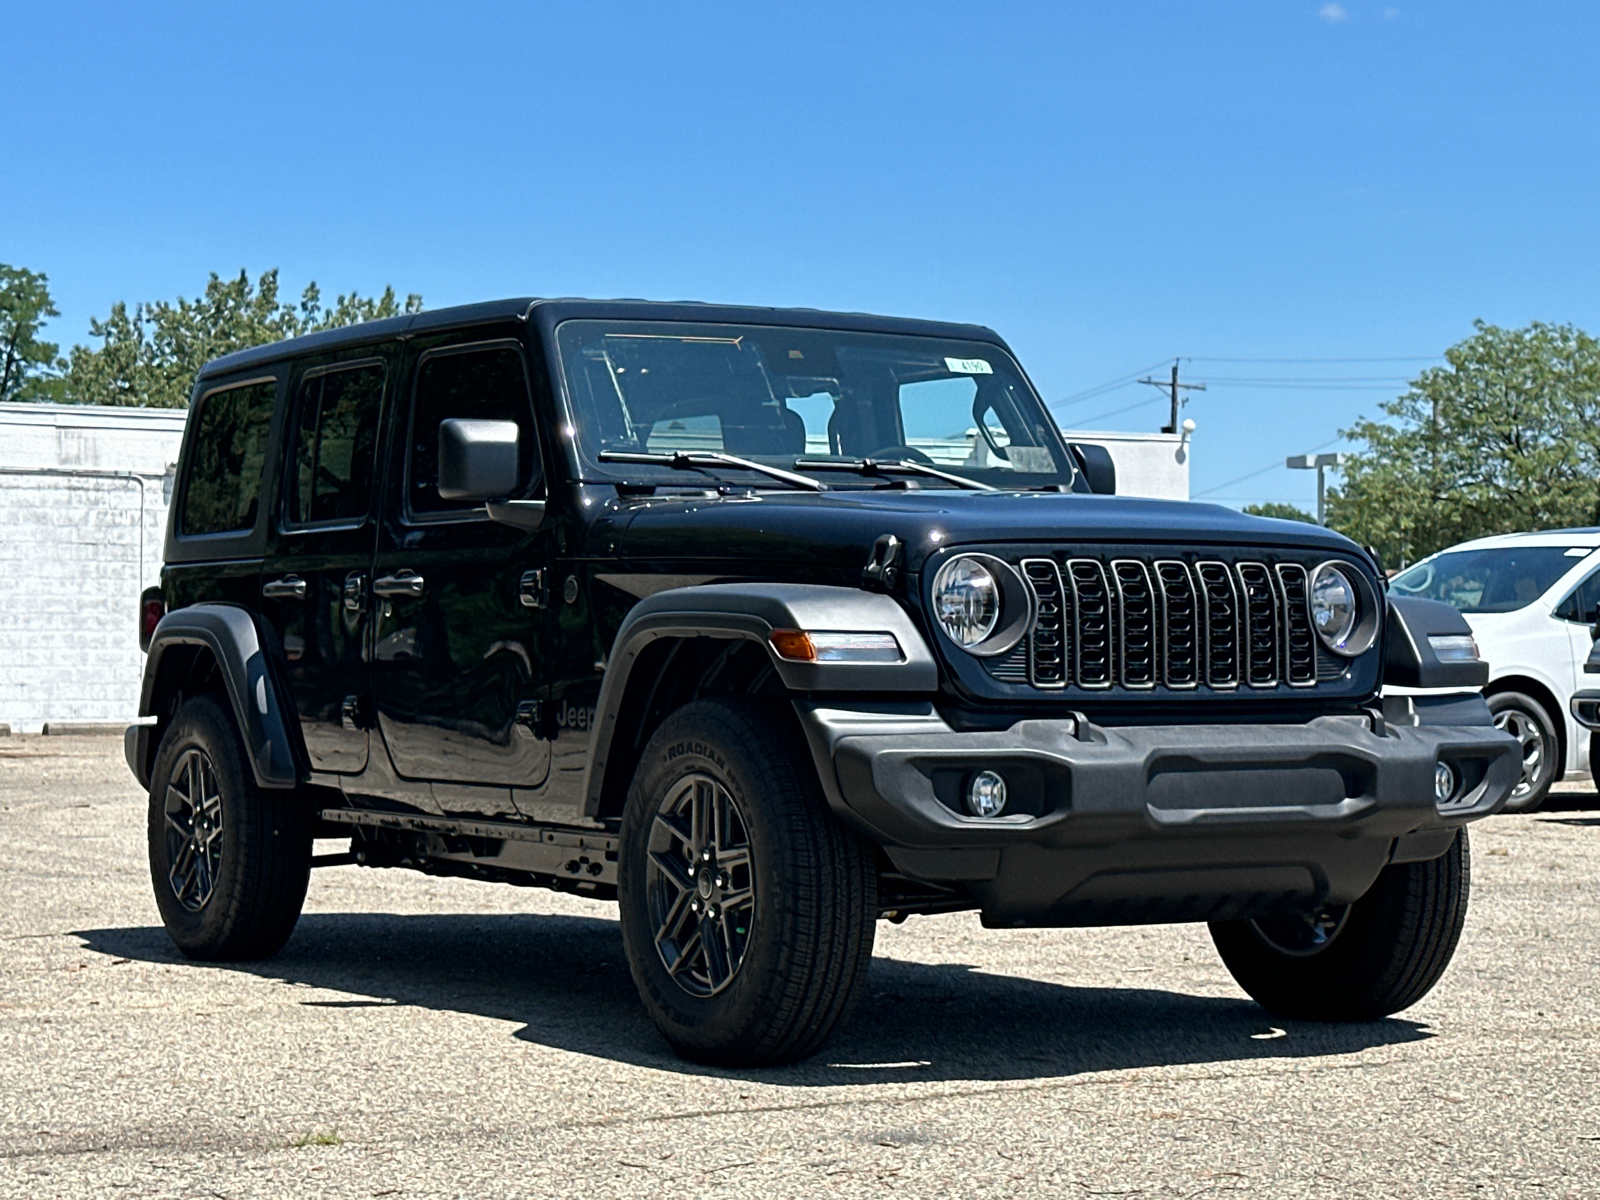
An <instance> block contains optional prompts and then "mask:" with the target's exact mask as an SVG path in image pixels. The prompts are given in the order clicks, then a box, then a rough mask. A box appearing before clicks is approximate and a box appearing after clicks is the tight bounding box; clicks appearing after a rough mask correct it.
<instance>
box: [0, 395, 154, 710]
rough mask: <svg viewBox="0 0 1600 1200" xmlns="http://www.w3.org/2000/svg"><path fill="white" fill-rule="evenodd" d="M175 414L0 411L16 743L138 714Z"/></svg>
mask: <svg viewBox="0 0 1600 1200" xmlns="http://www.w3.org/2000/svg"><path fill="white" fill-rule="evenodd" d="M183 416H184V414H182V413H171V412H164V413H151V412H147V411H144V410H128V409H122V410H118V409H94V408H70V407H68V406H55V405H19V404H6V405H0V723H4V724H8V725H10V726H11V728H12V730H13V731H15V732H18V733H31V732H37V731H38V730H39V729H40V727H41V726H43V725H44V724H45V723H46V722H48V721H107V722H120V721H128V720H131V719H132V718H133V717H134V715H135V714H136V713H137V711H138V707H139V685H140V682H141V680H142V677H143V672H144V655H142V654H141V653H140V652H139V635H138V609H139V592H140V591H141V590H142V589H143V588H146V587H150V586H152V585H154V584H156V583H157V582H159V581H160V578H161V545H162V539H163V537H164V536H165V532H166V523H167V493H168V492H169V491H170V477H164V475H163V468H164V467H165V466H166V464H168V463H171V462H173V461H175V460H176V459H177V456H178V446H179V442H180V440H181V438H182V431H183ZM119 472H126V473H119ZM132 472H138V473H137V474H133V473H132Z"/></svg>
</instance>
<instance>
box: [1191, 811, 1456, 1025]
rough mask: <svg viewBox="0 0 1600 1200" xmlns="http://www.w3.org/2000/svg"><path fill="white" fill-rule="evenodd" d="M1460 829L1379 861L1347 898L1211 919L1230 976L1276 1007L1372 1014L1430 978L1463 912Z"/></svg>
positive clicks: (1321, 1016)
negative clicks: (1421, 856) (1361, 889)
mask: <svg viewBox="0 0 1600 1200" xmlns="http://www.w3.org/2000/svg"><path fill="white" fill-rule="evenodd" d="M1471 876H1472V866H1471V858H1470V855H1469V850H1468V845H1467V831H1466V830H1465V829H1462V830H1461V831H1459V832H1458V833H1457V834H1456V838H1455V841H1453V842H1451V843H1450V849H1448V850H1446V851H1445V852H1444V854H1443V855H1441V856H1440V857H1438V858H1435V859H1432V860H1430V861H1428V862H1415V863H1398V864H1396V865H1394V866H1391V867H1385V868H1384V870H1383V872H1382V874H1380V875H1379V876H1378V880H1377V882H1376V883H1374V884H1373V885H1372V888H1371V890H1370V891H1368V892H1367V894H1366V895H1365V896H1362V897H1361V899H1359V900H1357V901H1356V902H1355V903H1354V904H1348V905H1342V906H1339V907H1334V908H1327V909H1323V910H1321V911H1319V912H1316V913H1312V914H1309V915H1305V916H1301V915H1284V916H1274V917H1266V918H1260V919H1257V920H1253V921H1216V922H1213V923H1212V925H1211V938H1212V940H1213V941H1214V942H1215V943H1216V946H1217V950H1218V951H1219V952H1220V953H1221V955H1222V961H1223V962H1224V963H1226V964H1227V967H1228V970H1229V971H1230V972H1232V974H1233V977H1234V979H1235V980H1237V981H1238V983H1239V986H1240V987H1242V988H1243V989H1244V990H1245V991H1246V992H1248V993H1250V995H1251V997H1252V998H1254V999H1255V1001H1256V1002H1257V1003H1258V1004H1260V1005H1261V1006H1262V1007H1263V1008H1266V1009H1269V1010H1270V1011H1272V1012H1274V1013H1278V1014H1280V1015H1282V1016H1285V1017H1294V1018H1299V1019H1303V1020H1311V1021H1373V1020H1377V1019H1378V1018H1379V1017H1386V1016H1388V1015H1389V1014H1391V1013H1396V1012H1399V1011H1400V1010H1401V1009H1405V1008H1410V1007H1411V1006H1412V1005H1413V1004H1415V1003H1416V1002H1417V1001H1419V1000H1421V999H1422V998H1423V997H1424V996H1425V995H1427V994H1428V992H1429V991H1430V990H1431V989H1432V987H1433V985H1434V984H1436V983H1438V982H1439V978H1440V976H1442V975H1443V974H1444V971H1445V968H1446V967H1447V966H1449V964H1450V958H1451V956H1452V955H1453V954H1454V953H1455V949H1456V943H1457V941H1459V940H1460V937H1461V927H1462V925H1463V923H1464V922H1465V921H1466V918H1467V893H1468V891H1469V890H1470V886H1471Z"/></svg>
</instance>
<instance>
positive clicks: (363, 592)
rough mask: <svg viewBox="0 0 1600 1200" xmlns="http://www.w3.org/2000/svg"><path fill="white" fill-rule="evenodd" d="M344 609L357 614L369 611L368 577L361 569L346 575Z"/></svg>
mask: <svg viewBox="0 0 1600 1200" xmlns="http://www.w3.org/2000/svg"><path fill="white" fill-rule="evenodd" d="M344 610H345V612H347V613H355V614H357V615H360V614H361V613H364V612H366V611H367V577H366V576H365V575H363V574H361V573H360V572H359V571H358V572H356V573H355V574H353V575H346V576H345V577H344Z"/></svg>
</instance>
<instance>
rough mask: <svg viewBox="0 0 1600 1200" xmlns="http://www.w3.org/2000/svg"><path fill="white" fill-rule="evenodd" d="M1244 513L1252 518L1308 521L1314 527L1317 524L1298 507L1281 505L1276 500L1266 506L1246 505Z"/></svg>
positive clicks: (1308, 514) (1270, 501)
mask: <svg viewBox="0 0 1600 1200" xmlns="http://www.w3.org/2000/svg"><path fill="white" fill-rule="evenodd" d="M1244 511H1245V512H1247V513H1249V514H1250V515H1251V516H1252V517H1277V518H1278V520H1280V521H1308V522H1310V523H1311V524H1312V525H1315V524H1316V523H1317V519H1316V517H1314V516H1312V515H1311V514H1310V513H1308V512H1307V511H1306V510H1305V509H1303V508H1301V507H1299V506H1298V505H1294V504H1280V503H1279V502H1278V501H1276V500H1269V501H1268V502H1267V503H1265V504H1246V505H1245V506H1244Z"/></svg>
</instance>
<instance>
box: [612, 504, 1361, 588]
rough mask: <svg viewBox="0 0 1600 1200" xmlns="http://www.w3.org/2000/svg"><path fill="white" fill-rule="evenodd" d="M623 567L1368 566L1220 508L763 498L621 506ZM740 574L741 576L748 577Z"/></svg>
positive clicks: (1326, 535)
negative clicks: (1277, 559)
mask: <svg viewBox="0 0 1600 1200" xmlns="http://www.w3.org/2000/svg"><path fill="white" fill-rule="evenodd" d="M614 504H615V507H614V508H613V509H612V512H611V514H610V515H611V516H612V519H613V520H614V521H615V522H616V524H617V525H620V526H622V527H623V528H622V529H621V530H620V537H617V538H616V539H615V541H614V543H613V544H614V545H615V547H616V550H615V553H616V554H617V555H618V557H620V558H624V559H633V560H654V561H657V562H661V561H674V562H691V561H692V562H698V563H705V564H707V565H710V564H713V563H720V564H729V565H732V564H744V566H745V569H746V570H748V568H749V567H750V566H752V565H754V564H756V563H761V564H784V565H786V566H788V567H791V568H828V569H845V570H850V571H855V572H859V571H860V569H861V567H862V566H863V565H865V563H866V561H867V555H868V552H869V551H870V549H871V547H872V544H873V542H875V541H876V540H877V539H878V538H879V537H880V536H882V535H883V534H886V533H889V534H894V535H895V536H896V537H898V538H899V539H900V540H901V541H902V542H903V543H905V546H906V553H907V558H906V563H905V565H906V567H907V569H909V570H911V571H917V570H920V568H921V565H922V563H923V561H924V560H926V558H927V557H928V555H929V554H931V553H933V552H934V551H936V550H941V549H944V548H946V547H950V546H964V545H980V544H991V545H992V544H1001V543H1026V542H1039V543H1046V544H1051V545H1061V544H1064V543H1068V544H1072V543H1093V542H1111V543H1121V544H1128V543H1137V542H1149V543H1154V544H1162V545H1169V546H1171V545H1178V546H1194V547H1202V546H1215V547H1218V548H1225V547H1236V546H1264V547H1265V546H1283V547H1291V546H1292V547H1301V548H1306V547H1323V548H1326V549H1327V550H1328V551H1329V552H1330V553H1340V554H1346V555H1351V554H1353V555H1355V556H1356V557H1357V558H1359V559H1361V560H1362V561H1365V560H1366V556H1365V555H1364V554H1363V553H1362V552H1361V550H1360V549H1359V548H1358V547H1357V546H1356V545H1355V543H1353V542H1351V541H1350V540H1349V539H1348V538H1346V537H1344V536H1343V535H1342V534H1337V533H1334V532H1332V531H1331V530H1327V529H1322V528H1320V527H1318V526H1315V525H1308V524H1305V523H1304V522H1299V521H1279V520H1272V519H1269V518H1265V517H1252V516H1247V515H1246V514H1244V513H1240V512H1236V511H1234V510H1233V509H1230V508H1224V507H1222V506H1221V505H1216V504H1198V503H1194V502H1192V501H1189V502H1185V501H1173V500H1146V499H1140V498H1136V497H1131V496H1088V495H1083V494H1081V493H1061V492H961V491H952V490H946V489H942V488H941V489H939V490H937V491H935V490H932V489H930V490H927V491H921V492H916V491H911V492H900V491H893V492H891V491H866V490H863V491H848V492H847V491H835V492H818V493H811V492H758V493H754V494H750V495H735V496H719V497H715V498H706V497H703V496H697V497H693V498H684V499H678V498H675V497H673V496H672V495H671V494H670V493H663V494H658V495H654V496H650V497H642V498H638V499H631V500H618V501H615V502H614ZM740 573H743V572H740Z"/></svg>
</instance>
